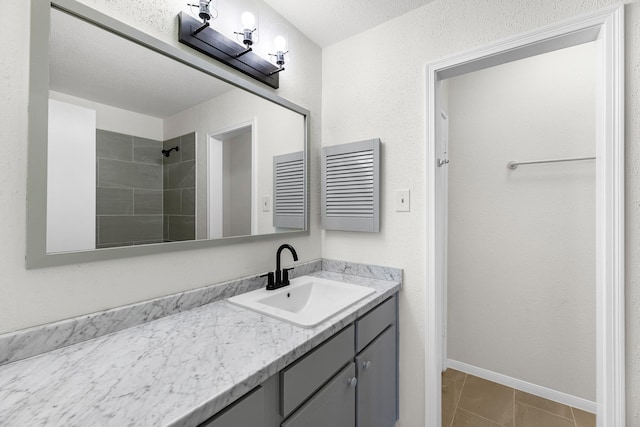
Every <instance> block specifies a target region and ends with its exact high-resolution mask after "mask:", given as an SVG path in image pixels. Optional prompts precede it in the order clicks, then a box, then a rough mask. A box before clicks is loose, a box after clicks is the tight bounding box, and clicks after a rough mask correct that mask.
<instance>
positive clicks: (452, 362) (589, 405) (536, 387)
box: [446, 359, 596, 414]
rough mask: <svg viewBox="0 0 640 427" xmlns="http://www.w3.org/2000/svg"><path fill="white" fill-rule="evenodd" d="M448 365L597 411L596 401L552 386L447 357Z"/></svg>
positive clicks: (580, 407) (534, 393)
mask: <svg viewBox="0 0 640 427" xmlns="http://www.w3.org/2000/svg"><path fill="white" fill-rule="evenodd" d="M446 367H447V368H451V369H455V370H456V371H461V372H465V373H467V374H471V375H475V376H476V377H480V378H483V379H485V380H488V381H493V382H494V383H498V384H502V385H504V386H507V387H511V388H515V389H518V390H521V391H524V392H526V393H529V394H533V395H536V396H539V397H543V398H545V399H549V400H553V401H554V402H558V403H562V404H563V405H567V406H572V407H574V408H578V409H581V410H583V411H587V412H591V413H592V414H595V413H596V402H592V401H590V400H587V399H583V398H581V397H576V396H572V395H570V394H567V393H563V392H561V391H556V390H552V389H550V388H546V387H542V386H539V385H536V384H532V383H530V382H527V381H522V380H519V379H517V378H513V377H509V376H507V375H503V374H499V373H497V372H493V371H489V370H487V369H483V368H478V367H477V366H473V365H469V364H467V363H463V362H458V361H457V360H451V359H447V362H446Z"/></svg>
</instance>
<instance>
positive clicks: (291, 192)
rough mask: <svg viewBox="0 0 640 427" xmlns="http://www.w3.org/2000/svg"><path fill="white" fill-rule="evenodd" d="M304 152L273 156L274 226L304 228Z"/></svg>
mask: <svg viewBox="0 0 640 427" xmlns="http://www.w3.org/2000/svg"><path fill="white" fill-rule="evenodd" d="M305 202H306V199H305V177H304V158H303V152H302V151H299V152H296V153H290V154H282V155H279V156H274V157H273V226H274V227H278V228H304V209H305V204H306V203H305Z"/></svg>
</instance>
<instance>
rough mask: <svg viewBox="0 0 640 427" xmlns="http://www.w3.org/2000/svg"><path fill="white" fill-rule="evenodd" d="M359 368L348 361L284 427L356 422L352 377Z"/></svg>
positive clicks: (324, 426) (340, 425)
mask: <svg viewBox="0 0 640 427" xmlns="http://www.w3.org/2000/svg"><path fill="white" fill-rule="evenodd" d="M355 376H356V369H355V365H354V363H353V362H351V363H349V364H348V365H347V366H346V367H345V368H344V369H343V370H342V371H340V372H339V373H338V374H337V375H336V376H335V377H334V378H333V379H332V380H331V381H329V383H328V384H327V385H326V386H324V387H323V388H322V389H321V390H320V391H319V392H318V394H316V395H315V396H313V397H312V398H311V399H310V400H309V401H308V402H307V403H305V404H304V405H303V406H302V407H301V408H300V409H298V410H297V411H296V412H295V413H294V414H293V415H292V416H291V417H290V418H289V419H288V420H287V421H285V422H284V423H282V427H327V426H332V427H333V426H335V427H346V426H353V425H355V421H356V388H355V384H350V382H349V380H350V379H352V378H355Z"/></svg>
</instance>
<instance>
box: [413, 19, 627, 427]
mask: <svg viewBox="0 0 640 427" xmlns="http://www.w3.org/2000/svg"><path fill="white" fill-rule="evenodd" d="M622 15H623V8H622V7H616V8H610V9H607V10H604V11H602V12H598V13H594V14H591V15H589V16H585V17H580V18H576V19H572V20H570V21H567V22H564V23H561V24H558V25H554V26H550V27H547V28H543V29H541V30H538V31H535V32H532V33H529V34H526V35H523V36H519V37H515V38H513V39H510V40H507V41H503V42H501V43H496V44H494V45H492V46H489V47H486V48H482V49H477V50H474V51H472V52H467V53H464V54H461V55H456V56H455V57H452V58H449V59H447V60H443V61H440V62H437V63H434V64H431V65H430V66H429V69H428V77H429V81H428V95H429V96H428V99H429V103H428V121H429V123H428V129H429V133H428V144H427V148H428V153H427V160H428V161H427V168H426V170H427V182H428V186H427V200H428V204H429V209H428V218H427V232H428V235H427V243H428V260H427V261H428V268H427V271H428V273H427V300H426V307H427V313H428V314H427V323H426V346H427V347H426V350H425V354H426V367H425V368H426V369H425V387H426V390H425V397H426V402H425V424H426V425H427V426H430V427H439V426H440V425H441V422H442V421H441V399H440V390H441V377H440V375H441V372H442V370H443V368H444V365H443V358H444V357H445V354H446V353H445V348H444V332H445V329H444V328H445V322H444V316H445V313H446V310H445V304H444V303H443V301H444V300H445V294H444V289H445V285H446V239H443V238H442V234H443V233H442V232H441V231H439V230H442V227H443V224H445V223H443V218H445V217H444V216H443V214H442V211H443V209H442V204H443V203H444V202H443V200H444V201H445V202H446V199H444V198H443V194H444V192H443V188H446V184H445V185H443V177H442V173H441V171H442V169H443V168H439V167H438V165H439V164H441V162H446V160H447V157H446V156H445V153H444V152H443V149H442V144H438V141H440V140H441V138H442V136H443V134H444V133H445V130H446V128H443V126H442V124H443V122H442V120H441V117H442V115H441V112H442V110H443V108H442V107H443V104H442V102H443V82H444V81H445V80H446V79H448V78H451V77H455V76H459V75H463V74H466V73H470V72H473V71H477V70H482V69H486V68H488V67H492V66H495V65H499V64H504V63H508V62H512V61H515V60H518V59H523V58H528V57H533V56H535V55H539V54H542V53H546V52H552V51H556V50H559V49H563V48H566V47H571V46H576V45H580V44H583V43H588V42H594V41H595V44H596V46H597V47H596V51H597V57H598V61H597V64H598V65H597V68H598V75H597V89H596V99H597V105H596V150H595V151H596V153H595V154H596V157H597V160H596V172H595V181H596V233H595V241H596V250H595V255H596V263H595V270H596V284H595V289H596V298H595V299H596V331H597V332H596V348H597V352H596V365H597V369H596V371H597V373H596V403H597V425H598V427H613V426H616V427H617V426H623V425H624V419H625V413H624V330H623V327H624V326H623V325H624V310H623V309H624V297H623V289H624V279H623V271H624V270H623V267H624V257H623V244H622V242H623V238H624V232H623V188H622V186H623V184H622V176H623V138H622V129H623V126H622V125H623V111H622V96H623V93H622V82H623V80H622V69H623V64H622V62H623V56H622V39H623V37H622ZM445 206H446V205H445Z"/></svg>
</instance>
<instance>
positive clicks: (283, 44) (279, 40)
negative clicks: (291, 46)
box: [273, 36, 287, 52]
mask: <svg viewBox="0 0 640 427" xmlns="http://www.w3.org/2000/svg"><path fill="white" fill-rule="evenodd" d="M273 44H274V45H275V46H276V50H277V51H278V52H284V51H285V50H286V49H287V39H285V38H284V37H282V36H277V37H276V38H275V39H274V40H273Z"/></svg>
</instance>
